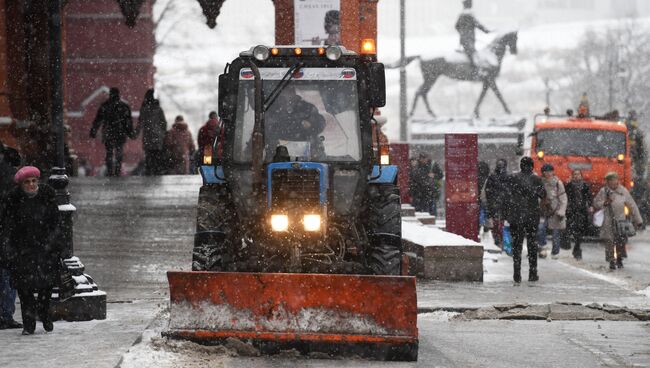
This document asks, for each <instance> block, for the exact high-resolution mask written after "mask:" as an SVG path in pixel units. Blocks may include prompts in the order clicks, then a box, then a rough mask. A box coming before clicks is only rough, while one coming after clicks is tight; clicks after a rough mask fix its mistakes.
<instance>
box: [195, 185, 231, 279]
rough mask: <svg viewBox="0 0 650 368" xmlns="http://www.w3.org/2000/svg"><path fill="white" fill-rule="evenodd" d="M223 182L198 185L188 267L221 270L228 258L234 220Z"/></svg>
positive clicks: (228, 194) (227, 263)
mask: <svg viewBox="0 0 650 368" xmlns="http://www.w3.org/2000/svg"><path fill="white" fill-rule="evenodd" d="M231 204H232V201H231V197H230V193H229V192H228V190H227V189H226V187H225V186H202V187H201V191H200V192H199V203H198V206H197V216H196V233H195V235H194V249H193V252H192V271H225V270H227V268H228V265H229V263H230V262H232V256H231V255H232V253H233V246H234V244H233V239H235V234H234V233H235V229H236V224H237V219H236V217H237V216H236V213H235V212H234V211H233V206H232V205H231Z"/></svg>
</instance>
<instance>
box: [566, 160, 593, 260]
mask: <svg viewBox="0 0 650 368" xmlns="http://www.w3.org/2000/svg"><path fill="white" fill-rule="evenodd" d="M565 190H566V194H567V201H568V204H567V211H566V218H567V230H566V231H565V242H567V243H568V244H569V248H570V247H571V239H573V241H574V242H575V245H574V247H573V252H572V253H573V257H574V258H575V259H576V260H581V259H582V249H581V247H580V246H581V244H582V237H583V236H584V235H585V234H586V232H587V229H588V228H589V214H591V213H593V207H592V204H593V197H592V196H591V191H590V190H589V185H587V183H585V182H584V180H582V172H581V171H580V170H574V171H573V172H572V173H571V181H570V182H568V183H567V185H566V186H565Z"/></svg>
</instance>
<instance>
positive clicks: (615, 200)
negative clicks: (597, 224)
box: [594, 172, 643, 270]
mask: <svg viewBox="0 0 650 368" xmlns="http://www.w3.org/2000/svg"><path fill="white" fill-rule="evenodd" d="M594 209H596V210H601V209H602V210H603V211H604V215H605V216H604V221H603V226H602V227H601V228H600V237H601V238H602V239H604V240H605V260H606V261H607V262H609V268H610V269H612V270H614V269H616V267H618V268H623V254H624V253H625V244H627V234H625V233H624V232H623V231H622V230H621V229H619V226H618V225H619V223H620V222H621V221H626V220H627V216H630V217H631V220H632V222H633V223H634V225H635V226H637V228H638V227H641V226H642V224H643V219H642V218H641V214H640V213H639V208H638V207H637V205H636V203H635V202H634V199H633V198H632V196H631V195H630V193H629V192H628V191H627V189H625V187H623V186H622V185H620V182H619V178H618V174H617V173H615V172H610V173H608V174H607V175H606V176H605V186H604V187H603V188H601V189H600V191H598V194H596V198H594Z"/></svg>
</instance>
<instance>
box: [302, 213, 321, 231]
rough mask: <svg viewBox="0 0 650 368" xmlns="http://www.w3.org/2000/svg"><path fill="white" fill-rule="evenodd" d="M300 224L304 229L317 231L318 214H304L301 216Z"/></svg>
mask: <svg viewBox="0 0 650 368" xmlns="http://www.w3.org/2000/svg"><path fill="white" fill-rule="evenodd" d="M302 224H303V225H304V227H305V231H318V230H320V215H305V216H304V217H303V218H302Z"/></svg>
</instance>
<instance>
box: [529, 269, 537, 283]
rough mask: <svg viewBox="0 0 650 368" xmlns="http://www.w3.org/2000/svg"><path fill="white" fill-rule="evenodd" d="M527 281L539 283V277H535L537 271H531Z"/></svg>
mask: <svg viewBox="0 0 650 368" xmlns="http://www.w3.org/2000/svg"><path fill="white" fill-rule="evenodd" d="M528 281H529V282H536V281H539V276H537V270H531V271H529V272H528Z"/></svg>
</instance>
